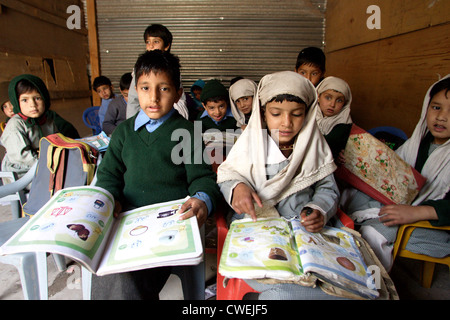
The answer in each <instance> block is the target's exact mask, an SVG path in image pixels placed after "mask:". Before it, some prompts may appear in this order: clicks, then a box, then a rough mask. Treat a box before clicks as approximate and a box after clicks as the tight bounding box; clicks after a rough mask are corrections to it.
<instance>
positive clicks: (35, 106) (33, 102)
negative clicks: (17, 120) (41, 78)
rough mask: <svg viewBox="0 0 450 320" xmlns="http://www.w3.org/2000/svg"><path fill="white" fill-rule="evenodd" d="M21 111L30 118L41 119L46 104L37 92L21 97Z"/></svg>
mask: <svg viewBox="0 0 450 320" xmlns="http://www.w3.org/2000/svg"><path fill="white" fill-rule="evenodd" d="M19 105H20V111H21V112H22V114H23V115H24V116H26V117H28V118H39V117H40V116H42V115H43V114H44V112H45V103H44V99H42V97H41V95H40V94H39V92H38V91H37V90H33V91H30V92H26V93H22V94H21V95H20V96H19Z"/></svg>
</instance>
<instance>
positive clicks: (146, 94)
mask: <svg viewBox="0 0 450 320" xmlns="http://www.w3.org/2000/svg"><path fill="white" fill-rule="evenodd" d="M134 73H135V77H136V91H137V94H138V98H139V104H140V108H141V110H140V111H139V112H138V113H137V114H136V115H135V116H133V117H131V118H129V119H127V120H126V121H124V122H122V123H121V124H120V125H119V126H117V128H116V130H115V131H114V133H113V134H112V137H111V141H110V144H109V146H108V151H107V152H106V154H105V157H104V159H103V161H102V162H101V164H100V166H99V168H98V173H97V177H98V182H97V186H100V187H102V188H105V189H107V190H108V191H110V192H111V193H112V194H113V196H114V198H115V202H116V207H115V210H114V213H115V215H116V214H118V213H120V212H121V211H122V209H129V208H133V207H141V206H145V205H149V204H154V203H160V202H165V201H170V200H176V199H180V198H183V197H186V196H187V195H190V196H191V198H189V199H188V200H187V201H186V202H185V204H184V205H183V206H182V207H181V212H182V213H183V212H186V213H185V214H184V215H183V216H182V217H183V219H187V218H190V217H192V216H193V215H196V217H197V219H198V223H199V225H202V224H203V223H204V222H205V220H206V218H207V216H208V214H209V213H211V212H212V211H213V210H214V207H215V203H216V199H217V198H218V196H219V194H220V193H219V189H218V186H217V184H216V175H215V173H214V172H213V171H212V169H211V167H210V166H209V165H207V164H206V163H205V162H204V160H203V158H202V157H201V160H200V161H199V157H198V156H197V157H196V155H197V154H198V153H200V154H201V155H202V154H203V148H204V146H203V144H202V143H197V141H198V140H199V139H201V137H197V138H196V137H194V125H193V124H192V123H191V122H189V121H188V120H186V119H184V118H183V117H182V116H180V115H179V113H178V112H175V109H174V108H173V105H174V103H176V102H177V101H178V99H179V98H180V96H181V94H182V89H180V65H179V61H178V58H177V57H176V56H174V55H172V54H171V53H169V52H162V51H159V50H155V51H147V52H145V53H144V54H142V55H141V56H140V57H139V58H138V60H137V62H136V65H135V70H134ZM175 130H182V131H183V132H185V133H186V132H187V133H189V134H190V139H183V137H184V138H185V137H186V135H177V134H173V133H174V131H175ZM178 132H180V131H178ZM200 141H201V140H200ZM186 143H187V144H186ZM180 145H183V148H182V150H181V151H182V152H181V155H180V152H178V153H177V152H176V150H179V146H180ZM180 160H181V161H180ZM170 271H171V269H170V267H160V268H153V269H145V270H140V271H134V272H128V273H124V274H115V275H111V276H105V277H101V278H100V277H95V276H94V277H93V285H92V296H93V298H94V299H158V295H159V291H160V290H161V289H162V287H163V286H164V284H165V282H166V281H167V278H168V277H169V275H170Z"/></svg>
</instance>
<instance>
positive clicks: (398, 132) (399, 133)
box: [367, 126, 408, 140]
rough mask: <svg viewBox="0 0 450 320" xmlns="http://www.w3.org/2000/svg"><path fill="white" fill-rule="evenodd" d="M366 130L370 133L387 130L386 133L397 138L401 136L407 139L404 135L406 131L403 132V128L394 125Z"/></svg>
mask: <svg viewBox="0 0 450 320" xmlns="http://www.w3.org/2000/svg"><path fill="white" fill-rule="evenodd" d="M367 132H369V133H370V134H371V135H375V133H378V132H387V133H390V134H393V135H395V136H397V137H399V138H402V139H404V140H407V139H408V136H407V135H406V133H404V132H403V130H401V129H399V128H396V127H391V126H381V127H376V128H372V129H370V130H367Z"/></svg>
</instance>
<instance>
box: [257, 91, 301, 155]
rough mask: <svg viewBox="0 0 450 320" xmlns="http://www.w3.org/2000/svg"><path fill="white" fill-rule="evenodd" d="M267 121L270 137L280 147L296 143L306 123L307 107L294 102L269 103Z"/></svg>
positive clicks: (267, 105)
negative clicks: (296, 138)
mask: <svg viewBox="0 0 450 320" xmlns="http://www.w3.org/2000/svg"><path fill="white" fill-rule="evenodd" d="M264 115H265V121H266V124H267V128H268V129H269V131H270V135H271V136H272V137H273V138H274V140H275V141H278V143H279V145H280V146H281V145H290V144H292V143H294V140H295V137H296V136H297V134H298V133H299V132H300V130H301V129H302V127H303V123H304V122H305V116H306V106H305V105H304V104H303V103H298V102H293V101H286V100H285V101H283V102H276V101H272V102H268V103H267V104H266V110H265V113H264ZM277 137H278V139H277Z"/></svg>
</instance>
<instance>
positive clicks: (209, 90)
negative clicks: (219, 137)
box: [199, 79, 236, 132]
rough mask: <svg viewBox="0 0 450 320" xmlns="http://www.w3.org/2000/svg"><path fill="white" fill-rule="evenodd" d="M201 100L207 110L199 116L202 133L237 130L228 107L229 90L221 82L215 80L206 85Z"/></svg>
mask: <svg viewBox="0 0 450 320" xmlns="http://www.w3.org/2000/svg"><path fill="white" fill-rule="evenodd" d="M200 100H201V101H202V104H203V108H205V111H203V113H202V114H200V116H199V119H200V120H201V121H202V132H205V131H206V130H208V129H218V130H220V131H225V130H226V129H236V120H235V119H234V117H233V114H232V113H231V109H230V108H229V107H228V101H229V94H228V90H227V89H226V88H225V86H224V85H223V84H222V83H221V82H220V81H219V80H216V79H213V80H210V81H208V82H207V83H206V84H205V86H204V87H203V90H202V94H201V95H200Z"/></svg>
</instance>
